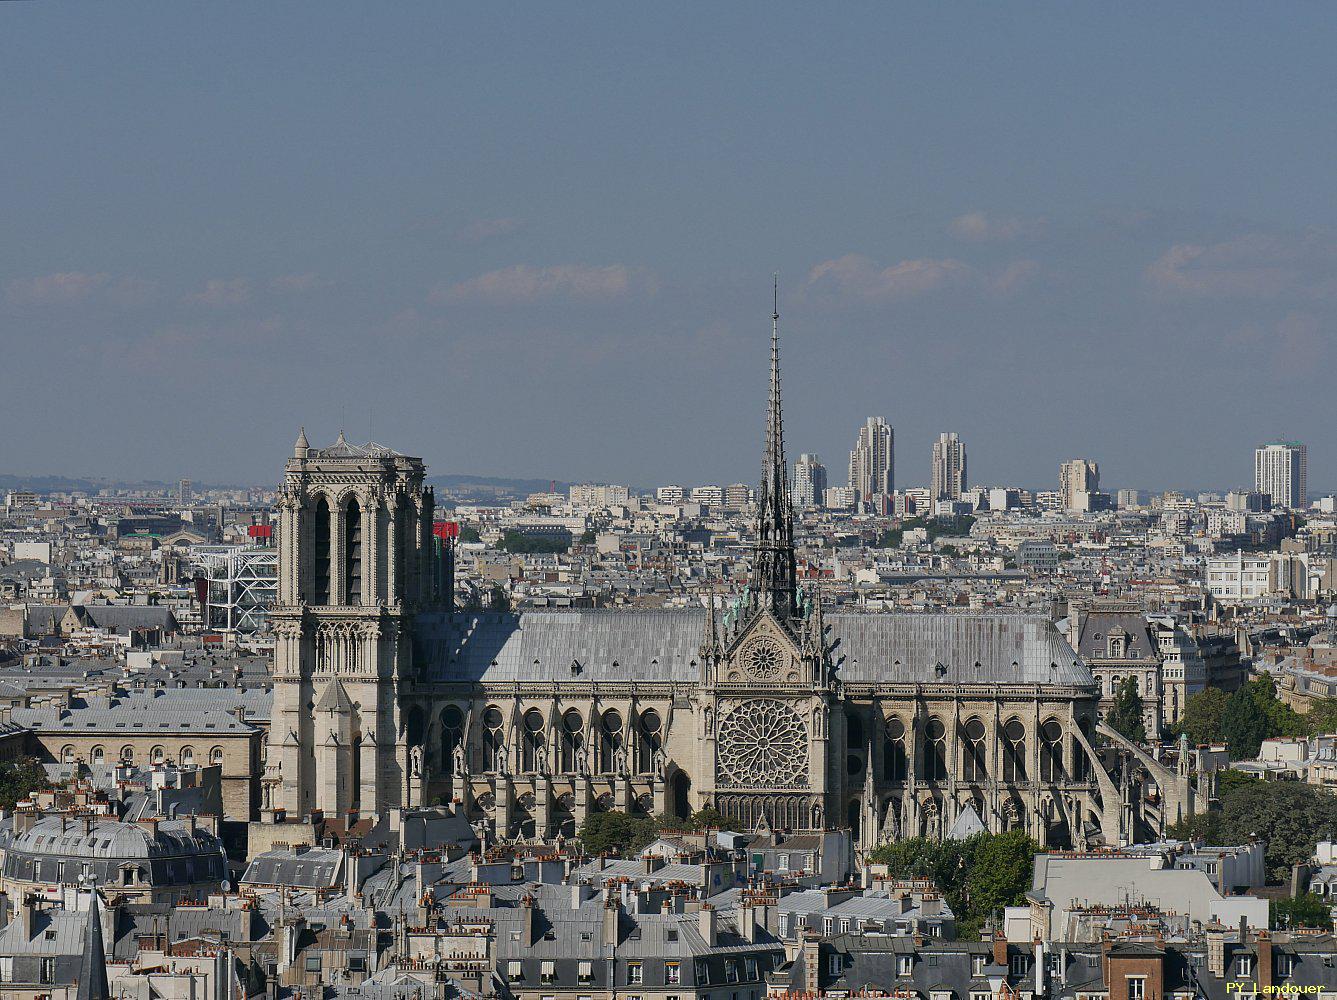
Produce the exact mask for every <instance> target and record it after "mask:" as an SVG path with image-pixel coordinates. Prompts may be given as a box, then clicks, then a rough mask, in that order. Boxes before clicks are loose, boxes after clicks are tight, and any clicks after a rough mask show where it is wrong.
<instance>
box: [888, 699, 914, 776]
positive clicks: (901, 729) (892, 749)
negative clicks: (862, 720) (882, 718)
mask: <svg viewBox="0 0 1337 1000" xmlns="http://www.w3.org/2000/svg"><path fill="white" fill-rule="evenodd" d="M882 770H883V771H885V772H886V776H887V780H888V781H904V780H905V778H906V775H907V773H908V771H909V768H908V767H907V766H906V756H905V723H904V722H902V721H901V720H900V719H898V718H896V716H894V715H893V716H892V717H891V718H890V719H888V720H887V742H886V745H885V747H884V749H883V760H882Z"/></svg>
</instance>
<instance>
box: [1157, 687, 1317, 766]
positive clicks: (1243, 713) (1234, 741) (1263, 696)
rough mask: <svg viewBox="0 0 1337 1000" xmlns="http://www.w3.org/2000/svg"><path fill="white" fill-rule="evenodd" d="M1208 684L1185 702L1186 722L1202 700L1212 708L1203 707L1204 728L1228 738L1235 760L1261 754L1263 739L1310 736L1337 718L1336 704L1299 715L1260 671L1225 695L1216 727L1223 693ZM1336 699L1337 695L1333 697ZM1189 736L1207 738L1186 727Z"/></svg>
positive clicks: (1216, 737)
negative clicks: (1314, 714)
mask: <svg viewBox="0 0 1337 1000" xmlns="http://www.w3.org/2000/svg"><path fill="white" fill-rule="evenodd" d="M1213 692H1214V689H1212V688H1208V689H1207V690H1206V691H1203V692H1202V693H1200V694H1195V695H1194V696H1193V697H1192V698H1190V699H1189V700H1188V702H1187V703H1186V704H1185V706H1184V722H1185V727H1186V729H1187V727H1188V723H1189V713H1190V710H1191V709H1193V708H1194V707H1195V705H1198V704H1202V705H1205V706H1207V707H1209V708H1210V709H1211V711H1210V712H1208V711H1206V710H1204V711H1203V712H1200V713H1199V715H1201V716H1202V718H1203V720H1204V722H1203V731H1204V732H1209V731H1210V732H1212V734H1213V735H1212V738H1213V739H1222V740H1225V742H1226V745H1227V746H1228V747H1229V749H1230V756H1231V758H1232V759H1234V760H1251V759H1252V758H1254V757H1257V756H1258V748H1259V747H1260V746H1261V745H1262V742H1263V740H1267V739H1272V738H1274V737H1278V736H1308V735H1309V734H1310V733H1311V732H1314V731H1316V729H1315V726H1316V725H1317V726H1318V727H1319V730H1321V728H1322V725H1323V723H1324V722H1325V721H1326V720H1328V719H1332V720H1333V721H1337V705H1335V706H1323V708H1322V709H1321V710H1320V716H1319V717H1317V718H1315V717H1312V716H1305V715H1300V714H1299V713H1298V712H1296V711H1295V709H1293V708H1291V707H1290V706H1289V705H1287V704H1286V703H1285V702H1283V701H1282V700H1281V699H1280V698H1278V697H1277V684H1276V681H1274V680H1273V679H1272V675H1271V674H1268V673H1263V674H1260V675H1259V676H1258V677H1256V678H1254V680H1252V681H1250V682H1249V683H1248V684H1245V685H1244V686H1243V687H1242V688H1240V689H1239V690H1238V691H1236V692H1235V693H1234V694H1232V695H1231V696H1230V697H1229V698H1227V699H1226V701H1225V704H1224V707H1222V708H1221V711H1220V714H1219V724H1218V725H1217V727H1216V728H1215V730H1213V729H1212V728H1211V726H1210V725H1209V723H1210V722H1211V721H1212V720H1213V719H1214V718H1215V715H1214V712H1215V705H1216V702H1217V701H1218V700H1219V698H1220V697H1221V695H1220V693H1219V692H1216V693H1213ZM1330 700H1332V701H1334V702H1337V699H1330ZM1187 731H1188V732H1189V738H1190V739H1194V740H1195V742H1199V743H1203V742H1207V740H1202V739H1196V737H1195V735H1194V733H1193V731H1192V730H1191V729H1187Z"/></svg>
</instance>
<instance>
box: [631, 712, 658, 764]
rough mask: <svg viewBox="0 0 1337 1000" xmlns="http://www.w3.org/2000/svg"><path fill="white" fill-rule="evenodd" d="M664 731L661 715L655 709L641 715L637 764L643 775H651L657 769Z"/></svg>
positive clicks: (638, 730)
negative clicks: (657, 757) (657, 753)
mask: <svg viewBox="0 0 1337 1000" xmlns="http://www.w3.org/2000/svg"><path fill="white" fill-rule="evenodd" d="M662 729H663V723H662V722H660V720H659V713H658V712H656V711H655V710H654V709H653V708H647V709H646V710H645V711H644V712H642V713H641V724H640V726H638V727H637V733H636V742H637V746H636V756H637V761H636V763H637V767H638V768H639V770H640V772H641V773H642V774H651V773H652V772H653V771H654V769H655V755H656V752H657V751H658V750H659V748H660V746H661V745H662V741H663V738H664V734H663V733H662V732H661V731H660V730H662Z"/></svg>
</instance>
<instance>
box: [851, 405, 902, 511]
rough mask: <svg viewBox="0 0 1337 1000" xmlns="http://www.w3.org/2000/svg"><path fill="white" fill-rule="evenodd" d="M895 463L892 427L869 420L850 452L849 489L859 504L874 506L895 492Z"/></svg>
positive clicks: (877, 418)
mask: <svg viewBox="0 0 1337 1000" xmlns="http://www.w3.org/2000/svg"><path fill="white" fill-rule="evenodd" d="M895 462H896V460H895V436H894V434H893V432H892V429H891V425H890V424H888V423H887V422H886V420H884V419H883V418H882V417H869V418H868V420H867V422H866V423H865V424H864V425H863V426H862V427H860V428H859V440H858V441H857V442H856V443H855V445H854V450H853V451H852V452H850V488H851V489H853V490H854V491H855V492H856V493H857V494H858V495H859V501H858V502H859V503H861V504H868V503H876V502H877V498H879V497H883V496H887V495H889V494H890V493H891V491H892V490H893V489H895V481H896V480H895Z"/></svg>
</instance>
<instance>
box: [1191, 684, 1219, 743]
mask: <svg viewBox="0 0 1337 1000" xmlns="http://www.w3.org/2000/svg"><path fill="white" fill-rule="evenodd" d="M1229 700H1230V696H1229V695H1227V694H1226V693H1225V692H1224V691H1222V690H1221V689H1220V688H1207V689H1205V690H1203V691H1199V692H1198V693H1197V694H1195V695H1190V696H1189V699H1188V701H1186V702H1184V715H1183V718H1181V719H1180V720H1179V730H1180V731H1181V732H1183V733H1186V734H1187V735H1188V741H1189V742H1190V743H1191V744H1193V745H1194V746H1201V745H1202V744H1204V743H1220V742H1221V741H1222V740H1223V739H1225V735H1224V733H1223V732H1222V729H1221V725H1222V723H1223V721H1224V720H1225V717H1226V703H1227V702H1228V701H1229Z"/></svg>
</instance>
